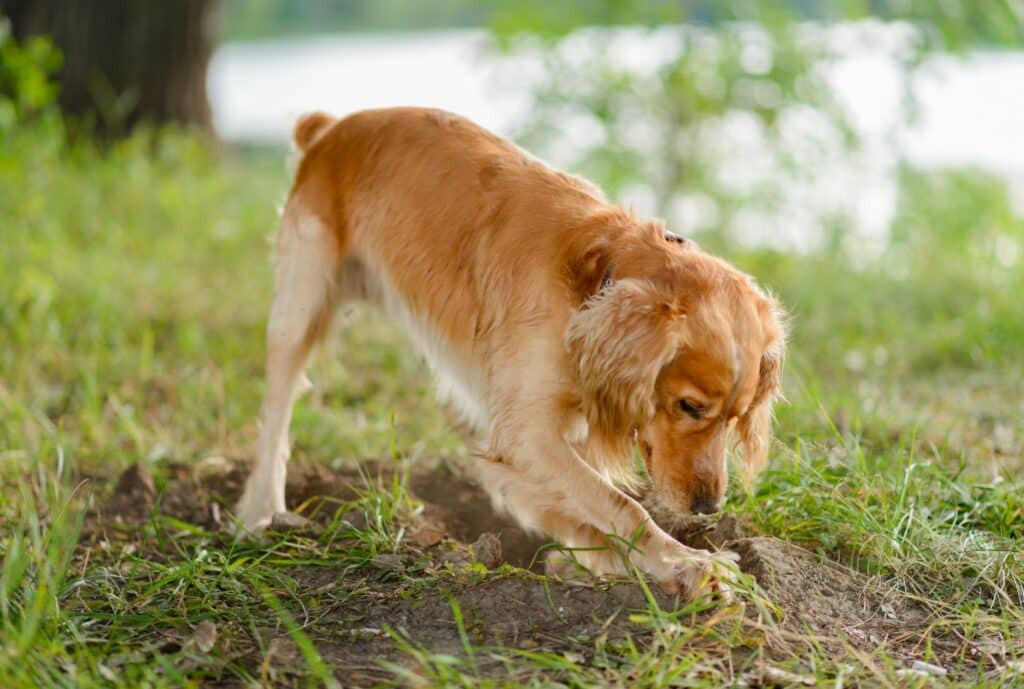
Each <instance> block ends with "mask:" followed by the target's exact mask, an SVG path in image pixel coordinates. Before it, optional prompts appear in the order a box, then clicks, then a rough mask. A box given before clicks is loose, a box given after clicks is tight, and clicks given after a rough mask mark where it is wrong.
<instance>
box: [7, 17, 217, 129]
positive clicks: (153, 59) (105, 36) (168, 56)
mask: <svg viewBox="0 0 1024 689" xmlns="http://www.w3.org/2000/svg"><path fill="white" fill-rule="evenodd" d="M218 4H219V0H0V8H2V11H3V13H4V14H5V15H7V17H8V18H9V19H10V21H11V28H12V31H13V34H14V36H15V38H17V39H18V40H24V39H25V38H27V37H30V36H35V35H40V34H45V35H49V36H50V37H51V38H52V39H53V41H54V43H55V44H56V46H57V47H58V48H60V50H61V52H62V53H63V55H64V62H63V66H62V68H61V70H60V73H59V74H58V81H59V83H60V105H61V108H62V109H63V110H64V111H65V112H66V113H68V114H70V115H74V116H79V117H83V118H85V119H86V121H90V122H91V123H93V124H94V125H95V127H96V130H97V133H98V134H99V135H101V136H103V137H117V136H122V135H124V134H127V133H128V132H130V131H131V130H132V129H133V128H134V127H136V126H137V125H139V124H141V123H157V124H160V123H165V122H174V123H178V124H183V125H188V126H193V127H199V128H202V129H204V130H207V131H209V130H210V128H211V120H210V103H209V101H208V100H207V97H206V68H207V65H208V64H209V61H210V55H211V53H212V52H213V33H214V26H213V25H214V20H215V18H216V14H217V12H216V10H217V6H218Z"/></svg>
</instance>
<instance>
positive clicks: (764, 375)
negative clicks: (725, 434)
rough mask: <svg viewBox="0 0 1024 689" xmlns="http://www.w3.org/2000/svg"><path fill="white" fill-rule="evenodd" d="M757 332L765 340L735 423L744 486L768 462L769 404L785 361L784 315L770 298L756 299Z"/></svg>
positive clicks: (776, 392) (779, 389)
mask: <svg viewBox="0 0 1024 689" xmlns="http://www.w3.org/2000/svg"><path fill="white" fill-rule="evenodd" d="M758 313H759V315H760V318H761V332H762V333H763V335H764V338H765V345H764V351H763V353H762V355H761V364H760V371H759V374H758V381H757V389H756V390H755V392H754V400H753V402H752V403H751V405H750V408H749V409H748V410H747V413H746V414H744V415H743V416H741V417H740V419H739V421H738V423H737V424H736V430H737V432H738V433H739V444H740V446H741V449H742V454H743V462H744V472H743V474H744V479H745V481H746V483H747V486H748V487H749V486H750V485H752V484H753V482H754V479H756V478H757V475H758V474H759V473H760V472H761V470H762V469H763V468H764V465H765V463H766V462H767V461H768V450H769V447H770V445H771V438H772V405H773V404H774V403H775V400H776V399H778V398H779V397H780V396H781V395H782V365H783V363H784V362H785V358H786V331H785V314H784V312H783V310H782V306H781V305H780V304H779V302H778V301H776V300H775V299H774V298H773V297H770V296H769V297H761V296H760V295H759V297H758Z"/></svg>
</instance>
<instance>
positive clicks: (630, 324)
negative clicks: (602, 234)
mask: <svg viewBox="0 0 1024 689" xmlns="http://www.w3.org/2000/svg"><path fill="white" fill-rule="evenodd" d="M683 318H685V315H684V314H683V313H682V311H681V309H680V307H679V306H678V305H677V304H676V303H675V302H674V301H673V297H672V295H671V294H664V293H662V292H661V291H660V290H658V289H657V288H656V287H655V286H654V285H653V284H651V283H650V282H647V281H642V280H634V279H624V280H619V281H616V282H613V283H612V284H610V285H608V286H607V287H605V288H603V289H601V290H600V291H599V292H598V293H597V294H595V295H594V296H593V297H591V298H590V299H588V300H587V301H586V302H584V303H583V305H582V306H581V307H580V308H579V309H578V310H576V311H575V312H574V313H573V314H572V317H571V318H570V319H569V325H568V328H567V329H566V333H565V346H566V348H567V350H568V352H569V356H570V358H571V361H572V364H573V366H574V368H575V372H576V376H577V378H578V381H579V386H580V391H581V394H582V403H583V411H584V413H585V414H586V417H587V425H588V438H587V445H588V448H589V449H590V450H591V452H590V454H591V456H588V458H587V459H588V460H589V461H591V462H592V463H594V464H596V465H599V467H600V468H601V469H605V470H608V471H609V472H610V473H612V474H614V475H617V476H618V477H622V475H624V474H626V473H628V469H629V466H630V464H629V460H630V458H631V457H632V443H633V436H634V430H635V429H637V428H643V427H644V426H646V425H647V424H648V423H649V422H650V420H651V418H652V417H653V416H654V410H655V384H656V383H657V380H658V374H659V373H660V372H661V369H662V368H663V367H664V366H665V365H667V364H668V363H669V362H671V361H672V359H673V357H674V356H675V355H676V353H677V352H678V351H679V348H680V347H681V346H682V345H683V340H684V337H683V328H681V327H680V322H679V321H680V319H683Z"/></svg>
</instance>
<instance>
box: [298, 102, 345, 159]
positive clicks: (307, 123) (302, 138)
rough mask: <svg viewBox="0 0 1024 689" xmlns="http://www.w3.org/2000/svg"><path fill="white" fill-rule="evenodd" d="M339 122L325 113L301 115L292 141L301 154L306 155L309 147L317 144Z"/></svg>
mask: <svg viewBox="0 0 1024 689" xmlns="http://www.w3.org/2000/svg"><path fill="white" fill-rule="evenodd" d="M337 121H338V120H337V119H335V118H333V117H331V116H330V115H328V114H327V113H323V112H311V113H307V114H305V115H301V116H300V117H299V119H298V120H297V121H296V122H295V131H294V132H293V133H292V139H293V140H294V141H295V147H296V148H297V149H298V151H299V153H300V154H302V153H305V152H306V151H308V150H309V147H310V146H312V145H313V144H314V143H316V141H317V139H319V138H320V137H321V135H323V133H324V132H326V131H327V130H328V129H330V127H331V125H332V124H334V123H335V122H337Z"/></svg>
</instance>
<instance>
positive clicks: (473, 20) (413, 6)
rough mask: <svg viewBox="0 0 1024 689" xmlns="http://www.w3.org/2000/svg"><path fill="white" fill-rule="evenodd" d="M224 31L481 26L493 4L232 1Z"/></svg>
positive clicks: (243, 34) (242, 35)
mask: <svg viewBox="0 0 1024 689" xmlns="http://www.w3.org/2000/svg"><path fill="white" fill-rule="evenodd" d="M225 5H226V7H225V16H224V34H225V37H226V38H228V39H229V40H230V39H247V38H264V37H268V36H281V35H296V34H310V33H330V32H338V31H395V30H406V31H408V30H413V29H416V30H421V29H440V28H451V27H465V26H480V25H481V24H483V23H485V22H486V21H487V20H488V19H489V17H490V16H491V15H492V13H493V10H494V8H493V7H491V5H490V3H486V2H483V3H482V2H479V1H471V0H432V1H431V2H421V1H418V0H345V2H324V1H323V0H226V2H225Z"/></svg>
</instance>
